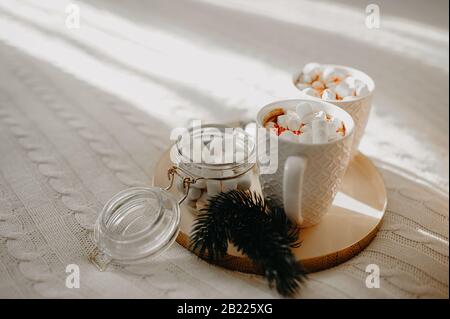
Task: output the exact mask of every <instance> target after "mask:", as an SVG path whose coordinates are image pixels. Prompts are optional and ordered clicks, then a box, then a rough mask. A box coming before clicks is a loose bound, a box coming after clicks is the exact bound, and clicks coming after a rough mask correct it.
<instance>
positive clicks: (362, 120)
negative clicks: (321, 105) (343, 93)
mask: <svg viewBox="0 0 450 319" xmlns="http://www.w3.org/2000/svg"><path fill="white" fill-rule="evenodd" d="M322 67H324V68H326V67H333V68H336V69H340V70H344V71H346V73H347V74H350V75H351V76H353V77H355V78H357V79H358V80H361V81H363V82H364V83H365V84H366V85H367V87H368V89H369V94H367V95H364V96H361V97H355V98H354V99H352V100H348V101H343V100H339V101H338V100H333V101H328V102H329V103H332V104H334V105H337V106H339V107H340V108H342V109H343V110H345V111H346V112H348V113H349V114H350V115H351V116H352V118H353V121H354V122H355V133H354V134H355V136H354V137H353V145H352V151H351V154H352V157H353V156H355V155H356V154H357V153H358V148H359V143H360V142H361V139H362V137H363V135H364V131H365V129H366V125H367V121H368V120H369V114H370V109H371V108H372V99H373V94H374V92H375V82H374V81H373V80H372V78H371V77H370V76H368V75H367V74H366V73H364V72H362V71H360V70H357V69H354V68H351V67H348V66H344V65H335V64H322ZM300 75H301V72H300V73H297V74H294V76H293V79H292V80H293V83H294V85H295V84H296V83H297V80H298V79H299V77H300ZM295 87H297V86H296V85H295ZM302 97H308V96H302Z"/></svg>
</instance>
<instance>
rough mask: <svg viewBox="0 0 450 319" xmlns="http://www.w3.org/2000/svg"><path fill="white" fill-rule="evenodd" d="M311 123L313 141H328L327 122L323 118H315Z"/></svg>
mask: <svg viewBox="0 0 450 319" xmlns="http://www.w3.org/2000/svg"><path fill="white" fill-rule="evenodd" d="M311 125H312V142H313V143H326V142H328V125H327V122H326V121H325V120H322V119H315V120H314V121H313V122H312V124H311Z"/></svg>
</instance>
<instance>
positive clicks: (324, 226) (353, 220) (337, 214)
mask: <svg viewBox="0 0 450 319" xmlns="http://www.w3.org/2000/svg"><path fill="white" fill-rule="evenodd" d="M172 165H173V164H172V162H171V161H170V157H169V151H166V152H165V153H164V154H163V155H162V157H161V158H160V160H159V161H158V163H157V165H156V167H155V173H154V179H153V184H154V185H155V186H159V187H165V186H167V184H168V179H167V169H168V168H169V167H171V166H172ZM170 191H171V192H173V193H174V194H175V195H176V196H177V197H179V194H177V191H176V187H172V189H171V190H170ZM386 203H387V197H386V188H385V186H384V182H383V179H382V177H381V176H380V174H379V173H378V171H377V169H376V168H375V166H374V165H373V164H372V162H371V161H370V159H369V158H367V157H366V156H364V155H363V154H361V153H359V154H357V155H356V156H355V157H354V158H353V160H352V161H351V163H350V165H349V167H348V169H347V172H346V174H345V177H344V180H343V183H342V185H341V190H340V192H339V193H338V194H337V195H336V198H335V200H334V202H333V205H332V207H331V208H330V210H329V211H328V213H327V214H326V215H325V216H324V218H323V219H322V221H321V222H320V223H319V224H318V225H316V226H313V227H310V228H303V229H301V231H300V240H301V241H302V245H301V246H300V247H299V248H296V249H294V250H293V252H294V254H295V256H296V258H297V260H298V261H299V262H301V263H302V265H303V266H304V267H305V268H306V269H307V270H308V271H309V272H314V271H319V270H323V269H327V268H331V267H334V266H336V265H338V264H340V263H343V262H344V261H347V260H349V259H350V258H352V257H353V256H355V255H356V254H358V253H359V252H360V251H361V250H363V249H364V248H365V247H366V246H367V245H368V244H369V243H370V242H371V240H372V239H373V238H374V237H375V235H376V233H377V231H378V228H379V226H380V224H381V220H382V218H383V216H384V213H385V210H386ZM195 217H196V215H195V212H193V211H192V208H190V207H187V205H181V223H180V232H179V234H178V237H177V242H178V243H179V244H180V245H182V246H183V247H185V248H187V249H188V247H189V234H190V230H191V226H192V223H193V221H194V220H195ZM215 264H217V265H219V266H222V267H225V268H227V269H231V270H237V271H241V272H246V273H255V274H260V273H261V270H260V269H258V267H256V265H255V264H254V263H253V262H252V261H251V260H250V259H248V258H247V257H245V256H244V255H242V254H240V253H239V252H237V251H236V249H235V248H234V247H233V246H231V245H230V247H229V249H228V253H227V256H225V258H224V259H222V260H220V261H218V262H215Z"/></svg>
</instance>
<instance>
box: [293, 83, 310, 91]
mask: <svg viewBox="0 0 450 319" xmlns="http://www.w3.org/2000/svg"><path fill="white" fill-rule="evenodd" d="M296 86H297V88H298V89H299V90H300V91H302V90H304V89H307V88H310V87H311V85H309V84H306V83H297V84H296Z"/></svg>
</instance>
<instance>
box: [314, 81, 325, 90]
mask: <svg viewBox="0 0 450 319" xmlns="http://www.w3.org/2000/svg"><path fill="white" fill-rule="evenodd" d="M311 87H312V88H313V89H314V90H323V89H325V84H323V83H322V81H314V82H313V83H312V84H311Z"/></svg>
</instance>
